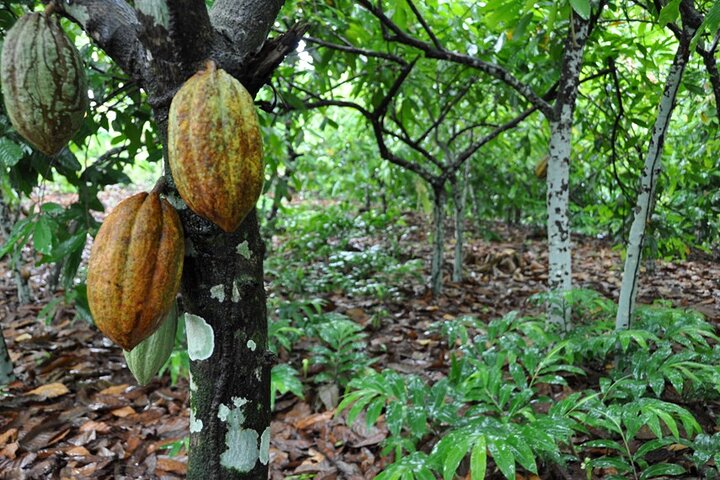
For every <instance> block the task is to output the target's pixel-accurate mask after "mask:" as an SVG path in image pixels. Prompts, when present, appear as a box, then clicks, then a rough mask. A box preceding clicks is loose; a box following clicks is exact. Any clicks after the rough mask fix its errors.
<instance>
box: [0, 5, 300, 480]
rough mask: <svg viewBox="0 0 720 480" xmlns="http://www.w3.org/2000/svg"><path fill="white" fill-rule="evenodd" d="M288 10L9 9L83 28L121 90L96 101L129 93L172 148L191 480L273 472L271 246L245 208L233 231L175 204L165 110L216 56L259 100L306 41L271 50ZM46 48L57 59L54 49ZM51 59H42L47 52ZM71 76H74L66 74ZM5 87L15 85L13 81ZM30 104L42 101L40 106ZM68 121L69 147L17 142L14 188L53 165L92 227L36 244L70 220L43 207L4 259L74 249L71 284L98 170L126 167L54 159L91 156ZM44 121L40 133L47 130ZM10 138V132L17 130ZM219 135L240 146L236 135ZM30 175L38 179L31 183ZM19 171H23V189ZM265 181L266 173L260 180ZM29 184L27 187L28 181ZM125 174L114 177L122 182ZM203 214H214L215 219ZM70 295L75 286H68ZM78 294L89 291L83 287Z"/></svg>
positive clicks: (30, 44) (287, 39)
mask: <svg viewBox="0 0 720 480" xmlns="http://www.w3.org/2000/svg"><path fill="white" fill-rule="evenodd" d="M282 3H283V2H282V1H281V0H277V1H257V0H217V1H215V2H212V7H211V8H208V6H207V5H206V3H205V2H204V1H200V0H187V1H186V0H183V1H167V2H166V1H162V2H158V1H154V0H153V1H143V0H137V1H135V2H134V4H131V3H128V2H125V1H123V0H120V1H108V0H78V1H74V2H57V3H55V2H46V4H47V6H46V10H45V13H43V14H40V13H35V14H29V13H28V14H27V15H26V16H25V17H22V16H21V14H22V13H26V12H23V9H22V8H21V7H17V8H14V9H12V10H10V13H11V14H12V15H11V16H20V17H21V18H26V20H21V21H23V22H28V21H29V20H30V19H40V20H41V21H42V22H46V21H47V22H56V20H55V18H56V17H64V18H65V19H67V20H69V21H70V22H72V24H74V25H77V26H79V27H80V28H81V29H82V30H84V32H85V33H86V34H87V36H88V37H89V38H90V39H91V40H92V42H93V43H94V45H95V46H96V47H97V48H98V49H99V50H98V52H100V53H99V55H98V58H100V59H102V60H106V68H107V69H106V70H101V72H102V77H103V79H107V80H111V81H109V82H108V83H114V89H103V88H96V87H99V85H98V83H99V82H98V77H97V76H93V75H89V83H90V86H91V88H92V90H93V92H95V93H97V92H102V94H101V96H100V98H101V99H103V100H105V99H106V98H111V97H114V96H116V95H120V94H127V93H128V92H134V94H135V95H136V96H135V98H134V99H133V101H134V102H133V103H135V104H136V105H138V106H137V107H136V108H137V111H138V112H142V113H143V114H144V115H146V116H145V117H144V118H143V116H142V115H138V116H137V117H135V120H136V121H137V120H141V121H142V120H149V119H150V114H151V115H152V120H153V121H154V129H153V130H152V132H153V133H154V134H156V135H157V139H158V140H159V141H158V142H157V143H158V144H159V145H162V147H163V148H162V149H160V148H158V147H154V148H153V146H152V145H148V146H147V148H148V151H151V152H154V154H155V156H156V157H155V158H159V157H160V155H161V152H162V155H163V156H164V158H165V164H166V168H165V178H166V185H165V186H164V188H163V192H164V194H165V197H166V198H167V199H168V200H169V201H170V202H171V203H172V205H173V206H174V207H175V208H177V209H178V212H179V214H180V219H181V224H182V229H183V231H184V236H185V244H186V250H185V255H186V258H185V262H184V267H183V274H182V287H181V292H182V297H181V301H180V305H181V307H182V310H183V311H184V312H185V322H186V329H187V332H188V353H189V356H190V359H191V363H190V370H191V382H190V385H191V386H190V390H191V392H190V393H191V426H190V445H191V449H190V455H189V465H188V478H217V479H220V478H222V479H227V478H265V477H266V476H267V469H268V449H269V432H270V429H269V416H270V410H269V378H270V366H271V358H270V356H269V354H268V353H267V350H266V345H267V323H266V312H265V293H264V286H263V263H262V262H263V257H264V251H265V250H264V245H263V242H262V238H261V236H260V232H259V227H258V221H257V216H256V214H255V211H254V209H253V208H252V205H250V206H249V207H248V210H250V211H249V212H248V211H245V212H241V214H240V215H241V217H240V218H242V217H244V220H243V221H242V224H241V225H240V226H239V228H237V229H236V230H234V231H232V232H229V233H226V232H223V231H222V230H221V229H220V228H218V227H217V226H216V225H215V224H214V223H212V222H210V221H208V220H207V219H206V218H204V217H202V216H199V215H197V214H196V213H194V212H193V211H192V210H191V209H189V208H188V207H187V206H186V204H185V203H184V202H183V200H182V199H181V198H180V196H179V195H178V194H177V192H176V190H175V182H174V180H173V177H172V175H171V173H170V171H171V170H170V168H167V152H168V136H167V132H168V124H169V122H170V121H172V119H170V106H171V102H172V100H173V98H174V97H175V95H176V93H177V92H178V90H179V88H180V87H181V86H182V85H183V84H184V82H185V81H186V80H187V79H188V78H190V77H191V76H193V75H194V74H195V73H196V72H198V71H200V70H202V69H203V68H204V65H206V62H207V61H208V60H212V61H214V63H215V64H216V65H217V67H218V69H222V70H223V71H224V72H227V74H228V75H230V76H231V77H233V78H235V79H237V80H239V82H240V83H241V84H242V85H244V87H245V88H246V89H247V91H248V92H249V96H248V99H250V98H252V96H254V95H255V94H256V93H257V91H258V90H259V89H260V88H261V87H262V86H263V85H264V84H265V83H266V82H267V81H268V80H269V78H270V76H271V75H272V73H273V71H274V69H275V68H276V67H277V66H278V64H279V63H280V62H281V61H282V60H283V58H284V57H285V56H286V55H287V54H288V53H289V52H290V51H292V50H293V49H294V48H295V46H296V45H297V41H298V39H299V38H300V36H301V35H302V30H303V28H304V27H302V26H295V27H293V28H290V29H289V30H288V31H287V32H286V33H284V34H280V35H279V36H277V37H276V38H274V39H273V40H267V36H268V33H269V31H270V29H271V28H272V26H273V23H274V21H275V18H276V16H277V14H278V12H279V10H280V8H281V6H282ZM51 17H52V18H51ZM9 23H10V22H9ZM72 24H71V23H65V29H66V30H67V31H70V32H73V29H75V28H76V27H74V26H73V25H72ZM29 25H30V27H29V30H24V31H23V32H21V35H20V39H19V40H18V41H17V42H16V43H14V44H13V45H11V47H12V48H11V51H12V52H14V53H17V55H18V57H17V58H14V60H15V61H16V63H15V64H12V65H11V66H12V67H14V68H21V67H23V65H24V64H23V63H21V62H20V61H19V60H18V58H21V59H24V58H26V57H27V58H31V56H32V55H36V54H33V53H31V52H30V50H28V49H31V48H35V46H36V45H38V43H37V41H38V39H39V40H42V39H43V38H45V37H42V36H36V38H33V37H32V34H33V33H37V31H38V30H37V29H38V28H40V27H38V26H37V24H29ZM43 25H44V24H43ZM52 25H53V28H55V26H57V24H56V23H52ZM58 28H59V27H58ZM58 31H59V30H58ZM53 35H54V34H53ZM72 36H73V35H71V36H70V37H71V40H72ZM47 38H50V37H47ZM52 38H56V37H52ZM22 40H25V41H24V42H23V41H22ZM48 41H49V40H48ZM40 48H43V45H40ZM49 51H50V53H52V52H53V51H59V50H57V49H55V50H52V49H50V50H49ZM45 53H47V52H43V54H45ZM8 57H9V55H8ZM62 58H64V57H62ZM6 60H7V61H10V60H11V59H10V58H8V59H6ZM53 65H54V67H53V68H56V70H57V72H54V73H53V75H52V81H53V82H62V81H69V82H70V84H73V82H75V77H74V75H76V73H77V72H78V71H79V69H82V68H87V66H86V65H81V64H77V63H75V64H73V68H75V70H73V71H72V72H73V73H71V74H70V73H68V72H69V70H68V68H69V67H68V64H65V63H62V61H60V62H57V63H56V64H53ZM93 67H96V65H93ZM9 68H10V67H8V69H9ZM8 69H4V70H8ZM63 69H64V70H63ZM11 73H12V72H11ZM63 73H65V74H67V75H66V76H63V75H62V74H63ZM233 81H235V80H233ZM6 83H7V84H8V85H10V82H6ZM75 84H76V85H79V86H80V88H78V89H77V90H78V91H80V92H82V90H83V88H84V87H83V86H82V84H81V83H80V82H79V81H78V82H75ZM4 93H5V95H6V96H7V95H13V94H14V93H13V92H11V91H10V90H9V89H8V90H4ZM93 98H94V99H97V98H98V96H96V95H93ZM53 99H56V98H55V97H54V98H53ZM32 100H33V101H34V100H35V97H33V98H32ZM9 101H10V105H15V107H16V109H19V110H20V113H27V114H29V115H30V116H29V117H27V118H29V119H30V120H33V121H34V120H35V119H36V117H34V116H33V115H37V114H38V112H37V111H33V110H28V108H32V107H37V105H36V104H35V105H33V104H32V102H29V103H26V104H22V103H20V102H21V101H22V98H21V97H20V96H18V97H12V98H10V99H9ZM14 101H15V103H14V104H13V102H14ZM104 103H105V102H104V101H102V102H97V101H96V102H93V107H98V106H103V105H104ZM6 104H8V100H7V99H6ZM58 105H60V106H61V107H63V106H65V107H67V106H68V105H67V102H64V103H63V102H58ZM213 107H217V108H221V107H223V105H215V106H212V105H211V106H210V108H213ZM250 108H252V104H251V101H250V100H249V103H248V104H247V106H246V111H247V109H250ZM81 110H84V107H83V106H82V105H80V107H79V108H78V109H77V110H76V111H81ZM104 111H105V112H107V111H108V110H107V109H105V110H104ZM60 113H61V112H60V111H58V112H51V114H50V116H49V117H48V118H49V119H50V120H52V121H55V120H56V118H62V117H61V116H60V117H55V116H53V115H55V114H60ZM96 113H102V111H98V112H91V115H90V116H88V117H87V119H86V121H85V124H84V126H83V129H84V128H86V127H87V126H88V124H89V123H90V124H92V122H95V121H96V120H98V116H96V115H95V114H96ZM213 113H215V112H213ZM10 114H11V116H13V121H14V124H16V125H19V124H20V122H18V121H17V119H18V118H23V117H21V116H18V115H16V112H14V111H13V110H12V108H11V109H10ZM99 117H100V119H99V120H98V121H99V122H100V123H103V122H105V124H106V125H107V122H108V120H107V117H105V118H102V115H100V116H99ZM138 117H139V118H138ZM48 118H46V120H47V119H48ZM73 118H75V117H73ZM30 120H28V122H29V121H30ZM73 122H74V121H73ZM73 122H70V121H62V122H61V123H62V124H70V126H72V127H73V132H70V133H69V134H65V135H64V136H63V137H62V140H61V141H60V143H61V145H58V144H50V143H47V144H46V143H45V137H42V138H40V139H35V138H31V139H30V143H31V144H32V145H34V146H35V147H38V149H39V150H41V152H39V153H37V152H36V149H35V148H31V147H26V146H23V144H22V141H20V140H18V142H17V144H18V145H20V151H19V152H18V153H17V154H16V158H15V162H16V164H15V165H12V168H10V172H11V182H12V181H14V182H15V186H17V187H21V189H22V190H24V191H26V192H27V193H29V191H30V190H31V189H32V187H33V186H34V184H36V182H37V176H38V174H42V175H45V176H47V175H48V173H49V171H42V166H40V165H38V163H37V161H35V162H33V161H32V159H30V160H28V165H30V166H31V168H33V169H34V171H33V172H31V173H30V174H26V175H23V172H22V168H24V167H23V165H24V159H25V158H26V157H31V158H32V157H33V156H35V158H36V160H38V159H39V160H42V159H45V160H47V163H46V165H53V166H54V169H55V170H57V171H58V172H60V173H61V174H63V175H65V176H66V177H67V178H70V179H72V180H73V181H76V182H77V185H78V188H79V189H81V196H82V195H83V193H82V190H83V189H84V190H85V192H84V194H85V196H86V198H88V197H89V198H91V199H94V200H93V202H95V203H92V202H86V204H85V207H86V208H85V209H84V210H83V211H81V209H80V208H79V207H78V208H77V210H78V211H81V213H80V214H79V215H82V216H84V218H88V219H89V221H86V222H82V223H81V224H82V225H83V228H76V229H75V231H73V232H72V233H70V234H69V235H67V234H66V237H65V238H63V237H62V235H58V238H54V241H53V242H49V243H48V244H47V245H46V244H45V243H43V241H42V239H43V238H44V237H43V236H42V235H40V234H41V233H43V232H44V231H45V230H48V229H50V230H52V229H60V226H61V225H62V224H63V221H64V220H67V218H64V217H62V215H63V214H64V212H65V211H64V210H63V209H62V208H58V207H56V206H50V207H43V208H44V209H45V210H42V209H41V211H40V212H39V213H37V214H34V215H33V216H31V217H28V218H26V219H24V220H25V221H24V222H22V223H21V222H18V223H20V225H19V226H18V224H17V223H16V224H15V226H14V228H13V232H12V234H11V236H10V237H11V238H10V239H9V241H8V242H7V244H6V247H5V248H6V249H7V250H8V251H9V250H10V249H13V248H17V247H18V246H19V245H22V243H24V241H25V240H26V239H28V238H30V237H33V238H34V242H35V244H36V250H37V247H38V246H39V247H41V249H42V248H44V250H45V253H47V254H48V255H47V256H48V257H49V258H48V259H47V261H52V260H53V259H55V260H56V259H59V258H63V257H66V256H67V254H68V253H69V252H73V255H76V257H74V258H75V260H73V261H72V262H71V265H70V266H69V268H70V269H71V270H72V272H71V273H72V274H68V275H67V276H66V278H72V277H73V276H74V271H75V270H76V269H77V265H78V264H79V260H80V256H79V252H81V250H82V245H83V244H84V240H85V237H86V235H87V234H88V233H89V232H90V233H92V232H93V231H94V229H95V228H96V226H97V223H96V222H94V221H93V220H92V216H91V215H90V209H88V208H87V205H88V204H89V203H92V207H94V209H95V210H101V209H102V205H99V202H97V198H96V194H97V192H98V191H99V189H101V188H102V186H103V184H104V183H106V180H108V179H103V177H102V176H95V177H93V176H92V175H91V174H92V173H93V172H98V173H103V174H104V173H106V172H107V170H111V171H115V172H119V171H121V169H119V168H117V165H114V166H112V167H111V168H110V169H108V168H107V165H104V158H103V157H102V156H101V157H100V158H99V159H98V161H96V162H95V163H94V164H93V166H94V167H95V168H94V169H89V168H86V169H82V168H81V167H80V166H79V165H76V162H77V160H76V159H75V155H74V154H73V153H72V151H71V150H69V149H62V150H60V152H57V149H60V148H62V145H64V144H65V143H66V142H67V140H68V138H69V137H70V136H73V142H74V144H75V145H77V146H80V147H83V139H84V138H85V137H86V136H87V135H88V133H89V132H88V131H83V130H82V129H81V130H80V132H78V133H75V132H74V129H75V127H76V126H77V125H76V124H75V123H73ZM28 125H34V124H32V123H28ZM39 125H40V126H44V125H45V124H44V123H43V122H42V121H41V122H40V124H39ZM117 126H118V127H119V128H123V127H124V128H126V129H127V130H125V131H124V135H125V136H126V137H127V138H129V139H131V141H130V142H129V145H128V144H125V145H124V146H123V148H122V150H121V152H122V153H124V154H126V155H127V156H125V157H124V158H125V161H128V162H131V161H132V154H134V153H136V152H137V151H138V150H139V147H140V146H141V136H142V132H143V129H142V128H141V129H140V130H138V129H137V124H135V123H134V122H128V124H126V125H117ZM32 128H33V127H31V130H32ZM230 128H233V127H232V126H231V127H230ZM7 130H8V131H10V132H12V130H11V129H10V128H9V126H8V127H7ZM91 130H92V129H91ZM33 131H35V130H33ZM42 132H43V134H44V135H45V136H46V137H51V138H52V139H55V140H57V139H58V138H60V135H59V134H58V133H57V132H58V129H56V128H55V126H52V128H49V129H48V130H47V132H48V133H46V132H45V131H44V130H42ZM19 133H21V134H23V135H24V136H25V137H26V138H27V137H28V136H30V135H29V133H28V132H26V131H22V130H21V129H20V131H19ZM222 133H224V134H225V135H227V136H232V135H237V133H238V132H230V131H229V132H222ZM146 137H147V135H146ZM121 152H118V151H115V152H108V154H107V155H108V156H107V157H105V158H106V159H108V160H114V159H115V158H117V156H118V154H119V153H121ZM63 162H65V165H63ZM4 163H5V164H7V162H4ZM35 171H37V172H38V173H34V172H35ZM13 172H15V173H14V174H15V175H16V177H15V178H14V179H13V177H12V175H13ZM77 172H82V173H80V174H78V173H77ZM241 173H242V172H241ZM259 174H260V175H262V171H260V172H259ZM83 176H84V178H83ZM27 178H29V179H30V181H29V182H25V183H24V184H23V181H24V179H27ZM118 178H119V177H118V176H116V177H114V179H115V180H117V179H118ZM109 181H111V180H109ZM216 187H217V186H215V185H212V184H203V183H200V184H199V185H198V188H206V189H207V190H206V191H203V192H202V195H203V196H212V195H216V194H218V193H221V192H213V191H212V188H216ZM246 203H247V202H246ZM48 212H51V213H53V214H55V217H52V216H50V215H46V214H47V213H48ZM76 213H77V212H76ZM205 213H206V216H207V212H205ZM245 214H246V215H245ZM223 226H225V225H223ZM233 227H237V225H234V226H233ZM228 228H229V229H231V228H232V227H228ZM133 231H134V230H133ZM58 240H59V241H58ZM75 252H78V253H75ZM112 258H115V257H112V256H111V257H107V259H109V261H110V262H112ZM157 258H158V259H159V260H158V261H159V262H162V261H166V260H167V261H169V260H168V258H167V257H166V256H164V255H158V257H157ZM66 261H67V260H66ZM73 268H74V270H73ZM110 268H112V265H110ZM106 273H108V274H110V275H112V274H113V272H106ZM69 285H72V280H70V281H69ZM153 288H157V286H155V287H153ZM77 291H78V292H80V293H82V291H83V290H77ZM148 295H150V296H152V295H154V292H153V291H152V290H151V291H150V292H148ZM132 343H134V342H132ZM124 346H125V347H127V348H129V347H131V346H132V345H130V343H128V344H126V345H124Z"/></svg>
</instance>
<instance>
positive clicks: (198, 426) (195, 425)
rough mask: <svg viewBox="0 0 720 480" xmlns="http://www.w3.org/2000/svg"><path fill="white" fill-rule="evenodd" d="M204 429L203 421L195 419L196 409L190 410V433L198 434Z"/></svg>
mask: <svg viewBox="0 0 720 480" xmlns="http://www.w3.org/2000/svg"><path fill="white" fill-rule="evenodd" d="M202 429H203V421H202V420H200V419H199V418H195V409H193V408H191V409H190V433H198V432H201V431H202Z"/></svg>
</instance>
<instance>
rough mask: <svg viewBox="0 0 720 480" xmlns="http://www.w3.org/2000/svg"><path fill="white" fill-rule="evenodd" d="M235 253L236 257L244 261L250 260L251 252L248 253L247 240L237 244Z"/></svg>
mask: <svg viewBox="0 0 720 480" xmlns="http://www.w3.org/2000/svg"><path fill="white" fill-rule="evenodd" d="M237 253H238V255H240V256H241V257H243V258H244V259H245V260H250V258H251V257H252V252H251V251H250V246H249V245H248V241H247V240H245V241H244V242H242V243H240V244H238V246H237Z"/></svg>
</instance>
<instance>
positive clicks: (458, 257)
mask: <svg viewBox="0 0 720 480" xmlns="http://www.w3.org/2000/svg"><path fill="white" fill-rule="evenodd" d="M469 172H470V162H465V165H464V168H463V171H462V173H460V172H458V174H456V177H455V178H456V179H457V180H456V181H455V183H454V185H453V193H454V201H455V257H454V258H453V275H452V280H453V282H460V281H462V279H463V246H464V236H465V205H466V203H467V201H466V199H467V178H468V174H469Z"/></svg>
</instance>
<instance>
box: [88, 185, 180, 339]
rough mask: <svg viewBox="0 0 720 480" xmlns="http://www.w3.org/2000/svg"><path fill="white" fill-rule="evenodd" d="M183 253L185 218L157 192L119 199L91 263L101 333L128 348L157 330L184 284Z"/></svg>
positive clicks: (90, 282)
mask: <svg viewBox="0 0 720 480" xmlns="http://www.w3.org/2000/svg"><path fill="white" fill-rule="evenodd" d="M184 251H185V249H184V242H183V234H182V226H181V224H180V218H179V217H178V214H177V212H175V209H173V207H172V206H171V205H170V204H169V203H168V202H167V200H161V199H160V196H159V195H158V193H156V192H154V191H153V192H151V193H149V194H148V193H145V192H143V193H138V194H136V195H133V196H131V197H129V198H127V199H125V200H123V201H122V202H120V203H119V204H118V206H117V207H115V209H114V210H113V211H112V212H111V213H110V214H109V215H108V216H107V218H106V219H105V222H104V223H103V224H102V226H101V227H100V231H99V232H98V234H97V237H96V238H95V242H94V243H93V247H92V251H91V253H90V262H89V264H88V276H87V291H88V303H89V304H90V311H91V313H92V316H93V319H94V320H95V324H96V325H97V327H98V328H99V329H100V331H101V332H103V333H104V334H105V335H106V336H107V337H109V338H110V339H111V340H112V341H114V342H115V343H117V344H118V345H120V346H121V347H122V348H123V349H125V350H128V351H129V350H132V349H133V348H134V347H135V346H136V345H137V344H139V343H140V342H142V341H143V340H145V339H146V338H147V337H149V336H150V335H151V334H152V333H153V332H154V331H155V330H157V328H158V327H159V326H160V323H161V321H162V320H163V318H164V317H165V315H166V314H167V312H168V311H169V310H170V307H171V306H172V304H173V302H174V301H175V297H176V295H177V292H178V289H179V288H180V278H181V276H182V266H183V257H184Z"/></svg>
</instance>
